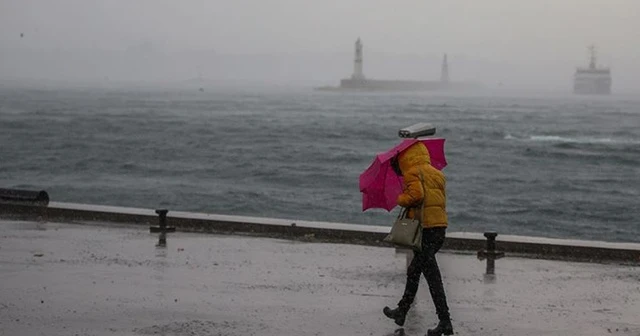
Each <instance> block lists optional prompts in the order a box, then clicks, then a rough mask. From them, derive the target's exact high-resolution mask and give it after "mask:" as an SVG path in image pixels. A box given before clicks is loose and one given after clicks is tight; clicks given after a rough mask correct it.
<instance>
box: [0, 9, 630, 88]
mask: <svg viewBox="0 0 640 336" xmlns="http://www.w3.org/2000/svg"><path fill="white" fill-rule="evenodd" d="M21 33H23V34H24V37H23V38H20V34H21ZM358 36H360V37H362V39H363V41H364V44H365V53H367V52H369V53H375V52H381V53H382V52H384V53H396V54H411V55H441V54H442V53H444V52H447V53H449V54H451V55H454V56H456V55H457V56H458V57H462V56H464V57H470V58H473V59H477V60H479V61H490V62H495V63H500V62H504V63H505V64H510V65H513V66H527V65H530V66H531V67H532V68H535V69H544V68H545V67H547V68H550V69H553V70H555V68H554V65H555V64H557V66H558V69H560V68H561V67H562V68H564V67H567V66H568V65H569V64H571V65H579V64H582V63H585V62H586V50H585V47H586V46H587V45H589V44H591V43H594V44H596V45H597V46H598V49H599V52H600V61H601V63H603V64H606V65H611V66H612V67H613V69H614V70H615V73H617V74H618V75H619V76H618V79H619V80H620V81H621V82H623V83H626V84H625V85H632V84H631V82H629V81H630V80H631V78H636V79H637V78H640V65H638V63H639V61H638V59H640V42H639V41H640V0H528V1H525V0H481V1H479V0H439V1H434V0H412V1H409V0H314V1H309V0H229V1H218V0H179V1H178V0H13V1H11V0H0V48H2V49H4V50H8V49H11V50H15V49H20V50H24V49H36V50H41V49H46V50H51V49H55V50H59V51H60V50H63V51H64V50H75V49H107V50H126V49H127V48H131V47H132V46H135V45H139V44H141V43H151V44H152V45H153V46H154V48H156V50H159V51H165V52H172V51H186V50H215V51H216V52H218V53H248V54H254V53H282V54H291V53H342V52H349V53H350V52H351V51H352V48H353V46H352V44H353V41H354V40H355V38H356V37H358ZM365 55H366V54H365ZM572 71H573V69H571V70H569V73H570V72H572ZM622 73H626V74H628V75H626V77H625V75H622Z"/></svg>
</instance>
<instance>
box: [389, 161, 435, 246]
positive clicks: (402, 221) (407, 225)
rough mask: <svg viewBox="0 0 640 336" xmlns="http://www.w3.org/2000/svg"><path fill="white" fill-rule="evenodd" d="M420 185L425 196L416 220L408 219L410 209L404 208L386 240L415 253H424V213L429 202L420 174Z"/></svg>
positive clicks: (415, 217) (417, 211)
mask: <svg viewBox="0 0 640 336" xmlns="http://www.w3.org/2000/svg"><path fill="white" fill-rule="evenodd" d="M420 185H421V186H422V190H423V195H424V197H423V198H422V205H421V206H420V208H419V209H418V208H416V212H415V215H414V216H413V217H414V218H413V219H411V218H407V212H408V210H409V209H408V208H402V210H401V211H400V214H399V215H398V218H397V219H396V221H395V222H394V223H393V226H392V227H391V232H389V234H388V235H387V236H386V237H385V238H384V241H386V242H388V243H392V244H394V245H397V246H399V247H407V248H410V249H412V250H414V251H422V223H421V219H422V211H423V209H424V205H425V203H426V200H427V191H426V189H425V188H424V179H423V178H422V173H421V174H420Z"/></svg>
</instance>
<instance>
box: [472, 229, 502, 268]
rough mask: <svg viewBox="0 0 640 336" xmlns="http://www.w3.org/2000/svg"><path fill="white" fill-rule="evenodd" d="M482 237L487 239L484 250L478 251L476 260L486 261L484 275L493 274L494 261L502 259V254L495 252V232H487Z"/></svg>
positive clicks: (496, 234)
mask: <svg viewBox="0 0 640 336" xmlns="http://www.w3.org/2000/svg"><path fill="white" fill-rule="evenodd" d="M484 236H485V237H486V238H487V246H486V249H484V250H480V251H478V259H480V260H484V259H487V271H486V274H490V275H493V274H495V269H496V259H500V258H502V257H504V252H502V251H496V237H497V236H498V233H497V232H493V231H489V232H485V233H484Z"/></svg>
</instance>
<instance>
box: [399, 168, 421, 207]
mask: <svg viewBox="0 0 640 336" xmlns="http://www.w3.org/2000/svg"><path fill="white" fill-rule="evenodd" d="M403 189H404V191H403V192H402V194H400V196H398V200H397V202H398V205H399V206H401V207H405V208H410V207H416V206H418V205H420V204H421V203H422V199H423V198H424V189H423V188H422V183H421V182H420V178H419V177H418V176H417V175H416V174H415V173H414V174H407V176H405V177H404V188H403Z"/></svg>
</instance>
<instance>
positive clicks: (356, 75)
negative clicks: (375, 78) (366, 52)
mask: <svg viewBox="0 0 640 336" xmlns="http://www.w3.org/2000/svg"><path fill="white" fill-rule="evenodd" d="M351 79H358V80H363V79H364V73H363V72H362V42H361V41H360V38H359V37H358V40H357V41H356V53H355V59H354V61H353V75H351Z"/></svg>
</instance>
